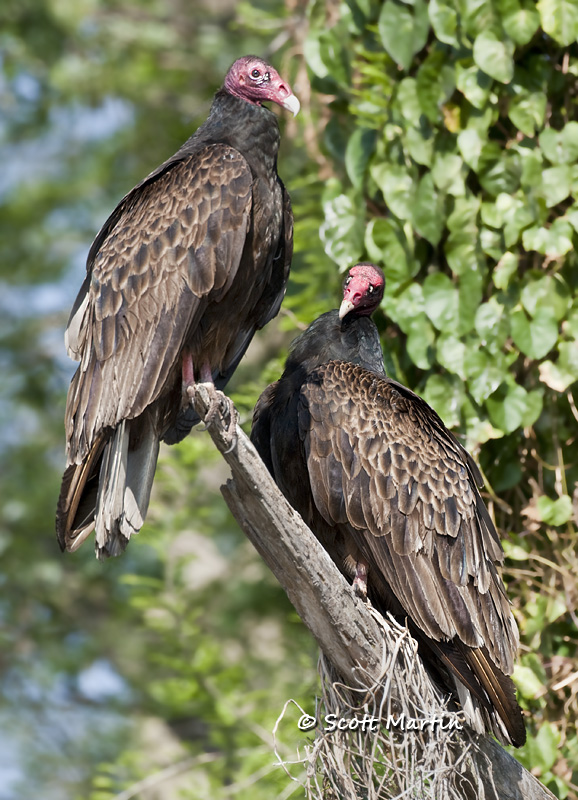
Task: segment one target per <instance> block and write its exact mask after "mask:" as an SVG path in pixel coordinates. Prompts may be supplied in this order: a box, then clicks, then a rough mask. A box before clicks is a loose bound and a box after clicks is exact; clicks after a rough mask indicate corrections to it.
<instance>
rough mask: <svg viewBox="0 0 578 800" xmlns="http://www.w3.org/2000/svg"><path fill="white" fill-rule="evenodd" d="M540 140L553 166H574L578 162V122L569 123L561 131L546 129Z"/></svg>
mask: <svg viewBox="0 0 578 800" xmlns="http://www.w3.org/2000/svg"><path fill="white" fill-rule="evenodd" d="M538 139H539V142H540V147H541V149H542V151H543V153H544V155H545V156H546V158H547V159H548V161H549V162H550V163H551V164H574V163H575V162H576V161H577V160H578V122H574V121H572V122H568V123H567V124H566V125H565V126H564V127H563V128H562V130H561V131H555V130H554V129H553V128H546V129H545V130H543V131H542V133H541V134H540V136H539V137H538Z"/></svg>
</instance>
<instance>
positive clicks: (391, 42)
mask: <svg viewBox="0 0 578 800" xmlns="http://www.w3.org/2000/svg"><path fill="white" fill-rule="evenodd" d="M378 27H379V35H380V36H381V41H382V42H383V46H384V47H385V49H386V51H387V52H388V53H389V55H390V56H391V57H392V58H393V60H394V61H395V62H396V63H397V64H400V65H401V66H402V67H403V69H404V70H406V71H407V70H408V69H409V68H410V66H411V62H412V59H413V56H414V55H415V54H416V53H418V52H419V51H420V50H421V49H422V47H424V45H425V43H426V41H427V35H428V30H429V18H428V13H427V5H426V3H425V2H424V0H414V2H413V4H412V5H411V6H410V5H406V4H404V3H401V2H398V0H386V2H385V3H384V4H383V8H382V9H381V14H380V15H379V22H378Z"/></svg>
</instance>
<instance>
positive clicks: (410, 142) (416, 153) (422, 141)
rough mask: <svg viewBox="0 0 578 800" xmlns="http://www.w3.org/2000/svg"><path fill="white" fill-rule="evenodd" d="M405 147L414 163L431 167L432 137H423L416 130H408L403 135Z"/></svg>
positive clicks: (422, 134) (421, 133) (420, 132)
mask: <svg viewBox="0 0 578 800" xmlns="http://www.w3.org/2000/svg"><path fill="white" fill-rule="evenodd" d="M405 147H406V150H407V152H408V153H409V154H410V156H411V157H412V158H413V160H414V161H416V162H417V163H418V164H422V165H423V166H424V167H431V164H432V161H433V152H434V137H433V136H432V135H431V134H430V135H424V133H423V132H422V131H421V130H418V129H417V128H409V130H408V131H407V133H406V135H405Z"/></svg>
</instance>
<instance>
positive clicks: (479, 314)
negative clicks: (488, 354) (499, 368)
mask: <svg viewBox="0 0 578 800" xmlns="http://www.w3.org/2000/svg"><path fill="white" fill-rule="evenodd" d="M505 311H506V309H505V308H504V306H503V305H502V304H501V303H500V302H499V301H498V300H497V299H496V297H490V299H489V300H488V302H487V303H482V304H481V305H480V306H478V310H477V311H476V317H475V329H476V333H477V334H478V336H479V337H480V340H481V343H482V345H487V344H490V343H491V344H492V345H494V346H495V347H496V348H500V349H501V348H502V346H503V345H504V343H505V341H506V339H507V338H508V331H509V325H508V320H507V317H506V313H505Z"/></svg>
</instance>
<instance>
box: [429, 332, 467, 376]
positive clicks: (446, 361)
mask: <svg viewBox="0 0 578 800" xmlns="http://www.w3.org/2000/svg"><path fill="white" fill-rule="evenodd" d="M436 349H437V360H438V361H439V363H440V364H441V365H442V367H445V368H446V369H447V370H448V371H449V372H454V373H455V374H456V375H459V376H460V378H461V379H462V380H465V377H466V371H465V367H464V361H465V356H466V346H465V344H464V343H463V342H462V341H461V340H460V339H458V338H457V337H456V336H453V335H452V334H447V333H442V334H441V335H440V336H439V338H438V340H437V348H436Z"/></svg>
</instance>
